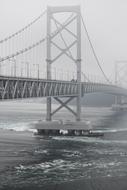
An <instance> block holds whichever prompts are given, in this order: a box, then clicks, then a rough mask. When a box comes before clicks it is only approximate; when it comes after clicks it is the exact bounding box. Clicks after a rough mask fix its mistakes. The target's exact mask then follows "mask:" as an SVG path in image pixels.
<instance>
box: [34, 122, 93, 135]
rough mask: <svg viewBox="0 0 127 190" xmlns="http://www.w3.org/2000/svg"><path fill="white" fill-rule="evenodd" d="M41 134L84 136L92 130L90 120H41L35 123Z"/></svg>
mask: <svg viewBox="0 0 127 190" xmlns="http://www.w3.org/2000/svg"><path fill="white" fill-rule="evenodd" d="M35 128H36V129H37V131H38V134H39V135H44V136H59V135H67V136H84V135H85V134H87V132H88V131H90V130H92V127H91V124H90V122H89V121H68V120H67V121H61V120H54V121H39V122H38V123H36V124H35Z"/></svg>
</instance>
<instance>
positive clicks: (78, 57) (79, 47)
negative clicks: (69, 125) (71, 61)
mask: <svg viewBox="0 0 127 190" xmlns="http://www.w3.org/2000/svg"><path fill="white" fill-rule="evenodd" d="M76 63H77V83H78V89H77V94H78V96H77V117H76V120H77V121H80V120H81V15H80V7H79V11H78V12H77V62H76Z"/></svg>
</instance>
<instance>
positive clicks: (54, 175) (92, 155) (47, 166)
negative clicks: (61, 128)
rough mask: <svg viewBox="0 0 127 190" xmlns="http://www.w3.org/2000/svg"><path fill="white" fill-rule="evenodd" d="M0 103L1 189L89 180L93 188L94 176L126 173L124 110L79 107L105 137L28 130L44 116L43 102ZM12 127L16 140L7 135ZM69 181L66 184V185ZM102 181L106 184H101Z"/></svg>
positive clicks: (105, 176) (102, 176)
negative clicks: (49, 134) (44, 134)
mask: <svg viewBox="0 0 127 190" xmlns="http://www.w3.org/2000/svg"><path fill="white" fill-rule="evenodd" d="M0 107H1V110H0V128H1V132H0V133H1V135H0V189H37V190H38V189H39V188H42V187H43V189H46V188H45V187H46V186H47V185H49V186H50V187H52V188H51V189H54V185H56V184H58V185H60V184H63V183H64V182H65V184H68V183H69V182H70V181H71V183H72V184H73V183H76V180H83V181H87V180H88V181H89V182H90V183H89V189H93V185H94V189H97V188H98V184H97V180H98V179H99V180H101V179H102V180H104V181H106V180H107V179H109V180H110V179H112V178H114V179H117V178H119V177H120V178H124V177H126V175H127V125H126V123H127V113H126V112H125V113H123V112H119V113H117V112H114V111H112V110H111V108H92V107H91V108H88V107H86V108H83V111H82V113H83V114H82V115H83V118H85V119H87V120H89V121H92V125H93V127H94V129H97V130H99V131H103V132H104V137H99V138H88V137H52V138H43V137H42V138H41V137H37V136H34V135H33V133H32V132H31V130H29V129H30V128H32V127H33V124H34V123H35V122H36V121H38V120H39V119H41V118H44V117H45V116H44V115H45V105H43V104H42V103H36V102H35V103H34V102H32V103H23V102H3V103H0ZM63 116H64V118H66V119H70V116H71V115H69V114H68V112H66V111H65V110H63V111H62V112H61V113H59V114H58V115H57V118H58V119H61V118H62V117H63ZM12 129H13V130H14V131H17V132H14V140H13V138H11V137H10V136H12V135H13V131H12ZM2 134H3V136H2ZM9 135H10V136H9ZM16 135H17V139H16V137H15V136H16ZM22 139H24V140H23V141H22ZM5 158H6V159H5ZM2 159H5V160H2ZM4 161H5V162H6V164H5V163H4ZM2 163H4V165H3V166H2ZM72 186H73V185H72ZM72 186H71V187H70V186H66V189H67V188H68V189H71V188H72ZM102 186H103V189H104V186H105V185H104V184H103V185H102ZM63 187H64V185H63ZM56 189H57V188H56ZM58 189H59V188H58ZM72 189H75V188H72ZM81 189H83V187H80V188H79V190H81ZM84 189H85V186H84ZM86 189H87V188H86ZM108 189H110V188H108ZM119 189H120V188H119Z"/></svg>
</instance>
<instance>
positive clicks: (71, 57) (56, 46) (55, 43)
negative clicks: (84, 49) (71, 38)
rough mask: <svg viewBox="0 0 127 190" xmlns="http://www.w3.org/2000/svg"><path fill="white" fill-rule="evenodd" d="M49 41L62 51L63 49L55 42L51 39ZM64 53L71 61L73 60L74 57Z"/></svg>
mask: <svg viewBox="0 0 127 190" xmlns="http://www.w3.org/2000/svg"><path fill="white" fill-rule="evenodd" d="M51 43H52V44H53V45H54V46H55V47H56V48H58V49H59V50H60V51H61V52H62V51H63V49H62V48H60V47H59V46H58V45H57V44H56V43H55V42H53V41H51ZM64 54H65V55H66V56H68V57H69V58H70V59H71V60H72V61H73V62H75V59H74V58H73V57H72V56H70V55H69V54H68V53H67V52H66V51H65V52H64Z"/></svg>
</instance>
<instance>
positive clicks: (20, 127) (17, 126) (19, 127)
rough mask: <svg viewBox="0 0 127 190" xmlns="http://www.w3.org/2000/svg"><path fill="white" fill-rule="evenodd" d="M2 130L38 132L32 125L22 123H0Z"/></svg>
mask: <svg viewBox="0 0 127 190" xmlns="http://www.w3.org/2000/svg"><path fill="white" fill-rule="evenodd" d="M0 129H4V130H13V131H19V132H22V131H31V132H36V129H34V128H33V125H32V124H31V123H26V122H20V123H0Z"/></svg>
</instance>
